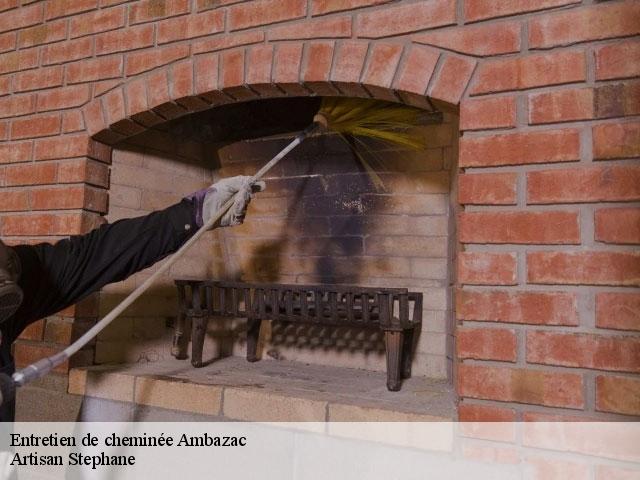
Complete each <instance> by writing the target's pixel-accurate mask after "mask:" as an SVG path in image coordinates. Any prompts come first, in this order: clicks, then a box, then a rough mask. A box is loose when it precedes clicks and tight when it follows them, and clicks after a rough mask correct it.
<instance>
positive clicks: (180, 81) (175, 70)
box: [169, 60, 193, 99]
mask: <svg viewBox="0 0 640 480" xmlns="http://www.w3.org/2000/svg"><path fill="white" fill-rule="evenodd" d="M169 78H170V80H169V81H170V83H171V98H173V99H178V98H183V97H188V96H190V95H193V61H192V60H187V61H185V62H180V63H176V64H175V65H173V67H172V72H171V75H170V77H169Z"/></svg>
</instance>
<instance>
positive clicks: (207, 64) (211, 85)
mask: <svg viewBox="0 0 640 480" xmlns="http://www.w3.org/2000/svg"><path fill="white" fill-rule="evenodd" d="M218 64H219V57H218V55H217V54H215V55H207V56H201V57H196V60H195V65H194V68H195V93H196V95H200V94H203V93H207V92H211V91H215V90H217V89H218Z"/></svg>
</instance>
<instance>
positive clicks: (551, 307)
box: [456, 290, 578, 326]
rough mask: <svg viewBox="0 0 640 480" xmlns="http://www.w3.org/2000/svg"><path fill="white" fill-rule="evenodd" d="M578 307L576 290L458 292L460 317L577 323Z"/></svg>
mask: <svg viewBox="0 0 640 480" xmlns="http://www.w3.org/2000/svg"><path fill="white" fill-rule="evenodd" d="M577 308H578V306H577V298H576V295H575V294H573V293H555V292H502V291H481V292H474V291H470V290H459V291H458V293H457V295H456V316H457V317H458V318H459V319H460V320H473V321H488V322H504V323H524V324H529V325H567V326H577V325H578V310H577Z"/></svg>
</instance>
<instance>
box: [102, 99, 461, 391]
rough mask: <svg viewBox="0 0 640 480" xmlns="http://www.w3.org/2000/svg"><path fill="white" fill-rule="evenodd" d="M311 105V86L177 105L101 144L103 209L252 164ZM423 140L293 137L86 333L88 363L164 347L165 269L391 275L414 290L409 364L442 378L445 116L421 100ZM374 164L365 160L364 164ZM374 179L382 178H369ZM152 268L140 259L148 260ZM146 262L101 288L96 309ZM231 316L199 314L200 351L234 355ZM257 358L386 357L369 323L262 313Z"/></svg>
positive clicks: (239, 346)
mask: <svg viewBox="0 0 640 480" xmlns="http://www.w3.org/2000/svg"><path fill="white" fill-rule="evenodd" d="M318 107H319V99H317V98H314V97H300V98H295V97H294V98H284V99H275V100H256V101H249V102H244V103H241V104H232V105H228V106H222V107H219V108H218V109H214V110H207V111H205V112H201V113H196V114H193V115H192V116H189V117H185V118H179V119H176V120H173V121H171V122H169V123H167V124H163V125H161V126H159V127H151V128H150V129H149V130H147V131H145V132H144V133H141V134H139V135H137V136H133V137H130V138H128V139H127V140H126V141H125V142H121V143H116V144H115V145H114V146H113V167H112V176H111V203H110V211H109V214H108V215H107V219H108V220H109V221H114V220H117V219H118V218H122V217H129V216H134V215H140V214H144V213H147V212H149V211H152V210H155V209H158V208H162V207H164V206H167V205H169V204H170V203H171V202H173V201H177V200H179V199H180V198H181V197H182V196H186V195H188V194H189V193H191V192H192V191H193V190H196V189H199V188H202V187H203V186H205V185H207V184H209V183H211V182H212V181H215V180H216V179H219V178H225V177H229V176H233V175H239V174H242V175H251V174H253V173H255V171H257V169H258V168H259V167H260V166H262V165H264V164H265V163H266V162H267V161H268V160H269V159H270V158H271V157H272V156H273V155H274V154H275V153H277V151H279V150H280V149H281V148H282V147H283V146H284V144H285V143H286V142H287V141H289V140H290V138H291V136H292V135H293V134H292V133H291V132H292V131H296V129H300V128H304V127H305V126H306V125H308V124H309V122H310V119H311V118H312V117H313V113H314V112H315V111H317V109H318ZM421 122H422V123H423V125H421V126H418V127H416V128H417V129H419V130H421V133H422V134H423V135H424V137H425V140H426V142H425V143H426V145H427V147H426V149H424V150H421V151H411V150H407V149H406V148H404V149H403V148H398V147H393V146H390V145H388V144H384V143H380V142H367V143H366V144H365V145H364V146H363V147H362V148H360V149H359V150H358V152H359V153H358V154H357V155H356V154H354V152H353V150H352V149H351V147H350V145H349V144H348V143H347V142H346V141H345V140H344V139H342V138H341V137H339V136H336V135H331V134H330V135H326V136H318V137H314V138H311V139H308V140H306V141H305V142H304V143H303V144H302V145H301V146H300V147H298V148H297V149H296V150H294V152H292V153H291V154H290V155H289V156H288V157H287V158H285V159H284V160H283V161H282V162H281V163H280V164H279V165H278V166H277V167H276V168H275V169H274V170H273V171H271V172H270V173H269V174H268V175H267V177H266V181H267V190H266V191H265V192H263V193H260V194H257V195H256V198H255V199H254V200H253V201H252V204H251V206H250V210H249V212H248V216H247V219H246V221H245V223H244V225H242V226H239V227H234V228H229V229H220V230H217V231H214V232H211V233H210V234H207V237H206V238H205V240H203V241H201V242H200V244H199V245H198V246H196V247H195V248H194V249H193V251H192V252H190V253H189V254H188V257H187V258H186V259H184V260H182V261H180V262H178V264H176V266H175V267H174V268H173V269H172V271H171V273H170V275H168V276H167V277H166V279H165V280H164V281H163V282H162V284H161V285H159V286H158V287H156V289H155V290H154V291H153V292H152V293H151V294H149V295H147V296H146V297H144V298H143V299H142V300H141V302H140V303H139V305H138V306H134V307H132V308H131V309H129V311H127V312H125V314H124V315H123V316H122V318H120V319H118V320H116V322H114V324H113V325H112V326H111V327H109V328H108V329H107V330H106V331H105V332H104V333H103V334H101V335H100V336H99V337H98V342H97V344H96V361H97V362H98V363H114V362H116V363H120V362H137V361H158V360H164V359H166V358H170V357H169V351H170V346H171V337H172V325H173V322H174V321H175V317H176V314H177V306H178V300H177V297H176V292H175V291H173V289H172V282H173V280H174V279H175V278H182V277H195V278H200V279H211V280H218V281H234V280H236V281H248V282H271V283H275V282H277V283H282V284H322V285H335V286H340V285H349V284H353V285H358V286H361V287H378V288H404V289H409V290H411V291H417V292H420V293H421V294H422V295H423V298H424V300H423V308H422V311H421V312H420V313H421V314H422V318H423V321H422V328H421V329H420V330H421V331H420V332H418V333H417V335H416V342H415V343H416V346H415V355H414V361H413V366H412V370H413V372H414V375H421V376H428V377H431V378H437V379H447V378H448V379H450V378H451V372H452V351H451V345H452V341H451V335H452V331H451V327H452V320H451V318H452V312H451V307H450V305H451V291H450V283H451V276H450V272H451V263H452V254H453V252H452V250H451V249H452V242H451V241H450V238H451V237H450V232H451V229H452V228H453V227H452V222H453V215H452V211H453V210H452V209H453V206H452V205H451V202H450V196H449V191H450V184H451V181H452V178H454V177H455V168H456V150H455V147H454V143H455V141H454V139H455V138H456V136H457V134H456V132H457V116H456V115H455V114H453V113H443V112H441V111H440V110H438V109H436V108H435V107H434V106H433V105H430V106H428V110H425V114H424V117H423V119H422V120H421ZM363 161H364V162H366V165H367V166H368V168H372V169H374V171H375V176H372V174H370V173H367V169H366V168H365V165H364V164H363ZM380 182H381V183H380ZM151 270H153V269H151ZM149 274H150V272H142V273H140V274H138V275H135V276H133V277H132V278H130V279H128V280H126V281H125V282H123V283H122V284H116V285H111V286H108V287H106V288H105V289H104V290H103V291H102V293H101V295H100V311H101V314H103V313H106V312H108V311H109V310H110V309H111V308H112V307H113V306H114V305H115V304H116V303H117V301H119V300H120V299H121V298H122V296H123V295H124V294H125V293H126V292H128V291H130V289H131V287H132V286H134V285H137V284H139V282H141V281H143V280H144V278H146V277H147V276H148V275H149ZM245 323H246V322H245V321H244V320H240V319H238V320H235V321H234V320H224V319H216V321H215V322H213V321H212V322H209V330H208V332H207V334H206V335H205V348H204V354H203V358H204V361H205V362H211V361H213V360H214V359H215V358H218V357H224V356H227V355H241V356H242V355H244V353H245V348H246V347H245V345H246V340H245V338H246V331H245V330H246V329H245ZM261 342H263V343H264V346H263V348H262V350H263V355H262V357H263V358H264V359H265V360H267V361H269V360H291V361H299V362H305V363H312V364H320V365H331V366H342V367H350V368H361V369H369V370H374V371H385V370H386V358H385V339H384V332H383V331H381V330H379V329H378V330H371V329H362V328H357V327H354V326H353V325H352V326H350V327H348V328H345V327H340V326H335V325H333V326H331V325H325V326H321V327H319V326H318V325H298V324H296V325H293V324H282V323H280V322H277V321H270V322H265V325H264V326H263V329H262V335H261Z"/></svg>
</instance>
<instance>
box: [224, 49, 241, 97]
mask: <svg viewBox="0 0 640 480" xmlns="http://www.w3.org/2000/svg"><path fill="white" fill-rule="evenodd" d="M220 60H221V65H220V72H221V76H220V80H221V82H220V88H230V87H237V86H240V85H244V50H233V51H230V52H224V53H222V54H221V56H220Z"/></svg>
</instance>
